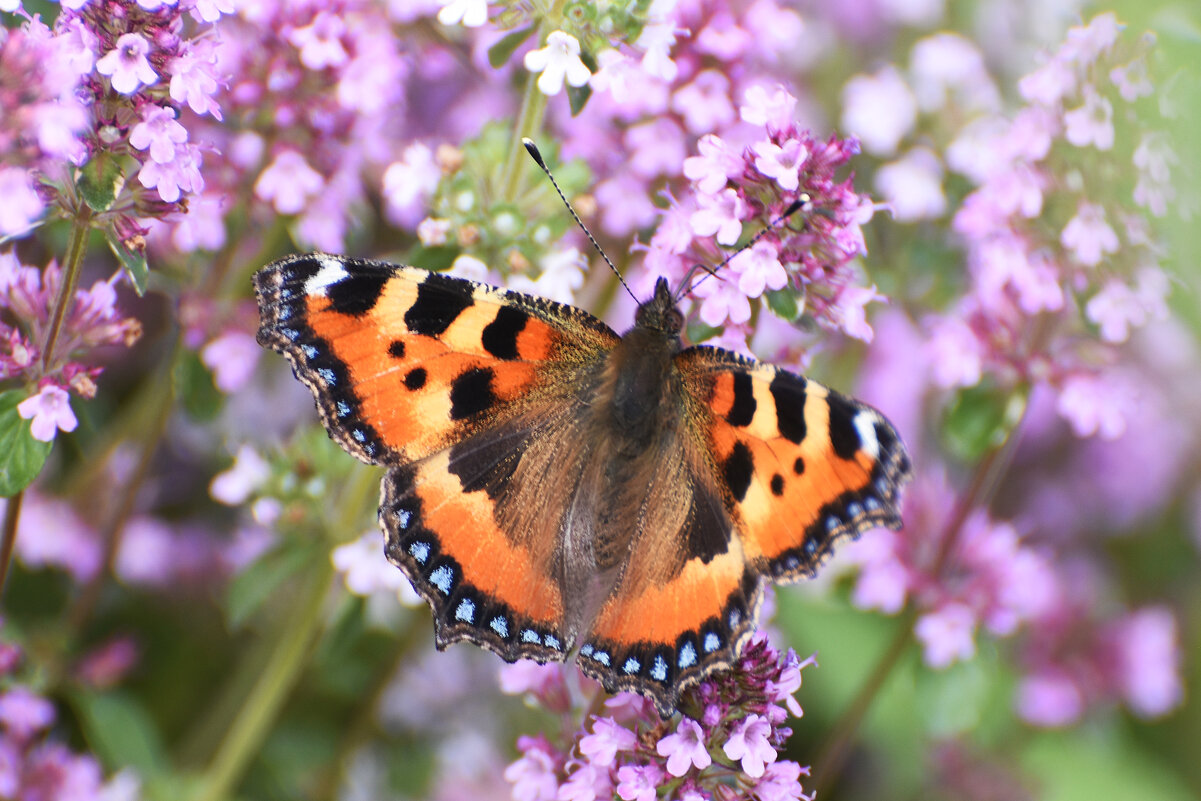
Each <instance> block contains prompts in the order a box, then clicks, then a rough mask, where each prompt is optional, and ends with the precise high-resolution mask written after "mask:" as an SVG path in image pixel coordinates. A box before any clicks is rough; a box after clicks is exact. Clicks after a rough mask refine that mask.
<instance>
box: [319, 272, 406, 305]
mask: <svg viewBox="0 0 1201 801" xmlns="http://www.w3.org/2000/svg"><path fill="white" fill-rule="evenodd" d="M346 267H347V276H346V277H345V278H343V279H342V280H341V281H337V282H335V283H332V284H330V285H329V286H327V287H326V288H325V296H326V297H327V298H329V305H330V308H332V309H333V310H334V311H336V312H338V313H339V314H345V315H348V316H350V317H361V316H362V315H364V314H366V313H367V312H369V311H371V310H372V309H374V308H375V304H376V303H377V302H378V301H379V298H380V295H381V294H382V293H383V291H384V285H385V284H387V283H388V281H389V280H390V279H391V278H392V271H391V270H389V269H387V268H386V267H384V266H382V265H376V264H362V263H357V264H348V265H346Z"/></svg>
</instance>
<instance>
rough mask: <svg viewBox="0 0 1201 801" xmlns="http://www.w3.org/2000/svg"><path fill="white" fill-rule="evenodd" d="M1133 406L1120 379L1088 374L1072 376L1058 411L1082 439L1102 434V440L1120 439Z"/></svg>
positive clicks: (1060, 392) (1066, 384)
mask: <svg viewBox="0 0 1201 801" xmlns="http://www.w3.org/2000/svg"><path fill="white" fill-rule="evenodd" d="M1130 406H1131V398H1130V395H1129V392H1128V390H1127V388H1125V387H1123V386H1120V385H1119V384H1118V382H1117V380H1106V379H1105V378H1103V377H1101V376H1097V375H1091V374H1088V373H1075V374H1072V375H1070V376H1068V377H1067V378H1066V379H1065V380H1064V382H1063V386H1062V387H1060V390H1059V398H1058V400H1057V401H1056V408H1057V409H1058V411H1059V414H1060V415H1062V416H1063V418H1064V419H1066V420H1067V421H1068V422H1069V423H1071V424H1072V428H1073V429H1075V431H1076V436H1078V437H1091V436H1093V435H1094V434H1098V435H1100V436H1101V438H1102V439H1117V438H1118V437H1120V436H1121V435H1122V434H1123V433H1124V432H1125V431H1126V415H1127V413H1128V411H1129V407H1130Z"/></svg>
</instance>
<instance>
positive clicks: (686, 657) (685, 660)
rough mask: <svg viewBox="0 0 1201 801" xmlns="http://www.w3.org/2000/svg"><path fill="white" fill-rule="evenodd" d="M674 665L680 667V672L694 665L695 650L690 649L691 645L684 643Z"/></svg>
mask: <svg viewBox="0 0 1201 801" xmlns="http://www.w3.org/2000/svg"><path fill="white" fill-rule="evenodd" d="M709 636H713V635H709ZM676 664H678V665H679V666H680V670H684V669H686V668H690V667H692V666H693V665H695V664H696V649H695V648H693V647H692V643H690V642H686V643H684V647H683V648H681V649H680V656H679V658H678V659H677V660H676Z"/></svg>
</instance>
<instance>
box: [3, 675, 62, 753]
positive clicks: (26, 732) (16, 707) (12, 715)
mask: <svg viewBox="0 0 1201 801" xmlns="http://www.w3.org/2000/svg"><path fill="white" fill-rule="evenodd" d="M53 722H54V704H52V703H50V702H49V701H47V700H46V699H45V698H43V697H41V696H40V695H35V694H34V693H32V692H30V691H29V690H27V689H25V688H24V687H20V686H17V687H13V688H12V689H11V690H9V691H8V692H6V693H4V695H0V723H2V724H4V728H5V730H6V731H7V732H8V734H9V735H10V736H11V737H13V738H15V739H17V740H20V741H22V742H24V741H26V740H28V739H29V738H30V737H32V736H33V735H35V734H37V733H38V732H40V731H42V730H44V729H46V728H47V727H49V726H50V724H51V723H53Z"/></svg>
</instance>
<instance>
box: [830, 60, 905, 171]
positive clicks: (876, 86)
mask: <svg viewBox="0 0 1201 801" xmlns="http://www.w3.org/2000/svg"><path fill="white" fill-rule="evenodd" d="M842 108H843V111H842V127H843V130H845V131H846V132H847V133H851V134H854V135H855V136H857V137H858V138H859V141H860V142H862V143H863V149H864V150H866V151H867V152H869V153H873V154H875V155H877V156H888V155H890V154H892V153H895V152H896V149H897V145H898V144H899V143H900V141H901V138H902V137H904V136H905V135H906V134H907V133H909V131H910V130H912V128H913V125H914V123H915V122H916V121H917V100H916V99H915V98H914V97H913V92H912V91H910V89H909V86H908V85H907V84H906V83H905V80H904V79H903V78H902V77H901V74H900V73H899V72H898V71H897V69H896V67H893V66H888V67H885V68H883V69H881V70H880V71H878V72H877V73H875V74H874V75H856V76H855V77H854V78H851V80H849V81H847V84H846V86H844V87H843V90H842Z"/></svg>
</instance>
